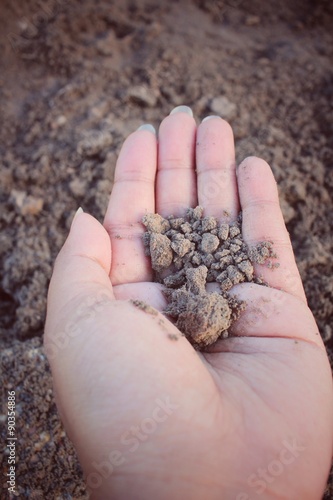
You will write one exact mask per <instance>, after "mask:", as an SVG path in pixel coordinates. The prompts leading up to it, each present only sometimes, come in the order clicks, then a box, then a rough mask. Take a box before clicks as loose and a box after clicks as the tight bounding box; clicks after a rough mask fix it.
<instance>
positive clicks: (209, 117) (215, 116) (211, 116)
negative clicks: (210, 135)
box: [201, 115, 221, 123]
mask: <svg viewBox="0 0 333 500" xmlns="http://www.w3.org/2000/svg"><path fill="white" fill-rule="evenodd" d="M211 118H221V117H220V116H218V115H209V116H206V118H204V119H203V120H202V122H201V123H203V122H206V121H207V120H210V119H211Z"/></svg>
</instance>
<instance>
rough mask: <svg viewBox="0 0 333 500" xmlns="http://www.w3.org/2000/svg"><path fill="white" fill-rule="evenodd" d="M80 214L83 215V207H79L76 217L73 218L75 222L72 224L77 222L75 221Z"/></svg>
mask: <svg viewBox="0 0 333 500" xmlns="http://www.w3.org/2000/svg"><path fill="white" fill-rule="evenodd" d="M80 214H83V208H81V207H79V208H78V209H77V211H76V212H75V214H74V217H73V221H72V222H74V221H75V219H76V217H77V216H78V215H80Z"/></svg>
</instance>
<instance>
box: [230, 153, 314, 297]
mask: <svg viewBox="0 0 333 500" xmlns="http://www.w3.org/2000/svg"><path fill="white" fill-rule="evenodd" d="M237 177H238V190H239V197H240V203H241V207H242V213H243V222H242V232H243V237H244V240H245V241H246V243H247V244H248V245H249V246H250V247H253V246H255V245H257V244H258V243H260V242H261V241H271V242H272V244H273V249H274V251H275V252H276V254H277V259H276V262H277V263H278V264H279V267H277V268H274V267H273V268H272V267H271V268H270V267H268V265H267V264H263V265H262V264H255V265H254V267H255V272H256V274H257V276H262V278H263V279H264V280H265V281H266V282H267V283H268V284H269V285H270V286H272V287H274V288H279V289H282V290H284V291H286V292H288V293H291V294H293V295H295V296H296V297H299V298H300V299H302V300H304V301H306V298H305V294H304V289H303V285H302V281H301V278H300V275H299V272H298V268H297V265H296V262H295V257H294V252H293V249H292V246H291V242H290V238H289V233H288V231H287V229H286V226H285V223H284V220H283V215H282V212H281V208H280V204H279V195H278V190H277V186H276V182H275V179H274V176H273V173H272V171H271V169H270V167H269V165H268V164H267V163H266V162H265V161H264V160H261V159H260V158H255V157H249V158H246V159H245V160H244V161H243V162H242V163H241V164H240V165H239V167H238V169H237Z"/></svg>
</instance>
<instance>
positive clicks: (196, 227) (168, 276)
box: [142, 206, 277, 349]
mask: <svg viewBox="0 0 333 500" xmlns="http://www.w3.org/2000/svg"><path fill="white" fill-rule="evenodd" d="M142 222H143V224H144V225H145V226H146V229H147V232H146V233H145V234H144V236H143V241H144V245H145V247H146V253H147V254H148V255H150V257H151V262H152V268H153V270H154V271H155V279H156V281H158V282H161V283H163V284H164V285H165V286H166V290H165V291H164V294H165V296H166V297H167V299H168V302H169V303H168V305H167V307H166V309H165V311H164V312H165V314H167V315H168V316H170V317H171V318H174V320H175V323H176V326H177V327H178V328H179V330H180V331H181V332H182V333H183V334H184V335H185V336H186V337H187V338H188V339H189V341H190V342H191V343H192V344H193V345H194V346H195V347H197V348H198V349H203V348H205V347H206V346H208V345H210V344H212V343H214V342H216V340H218V339H219V338H220V337H221V336H223V337H227V336H228V328H229V327H230V326H231V324H232V323H233V322H234V321H235V320H236V319H237V318H238V317H239V314H240V313H241V311H242V309H243V308H244V307H245V305H244V304H243V303H242V302H240V301H237V300H236V299H235V298H232V297H231V296H230V295H229V294H228V291H229V290H230V289H231V288H232V287H233V286H234V285H236V284H238V283H243V282H257V283H258V282H260V283H261V281H259V280H257V279H256V278H255V276H254V272H253V263H260V264H268V265H270V266H272V265H273V264H272V259H276V257H277V255H276V254H275V253H274V251H273V246H272V244H271V243H270V242H260V243H259V244H257V245H256V246H255V247H248V245H246V243H245V242H244V241H243V238H242V234H241V214H240V216H239V218H238V220H237V221H235V222H232V223H230V224H226V223H223V224H219V223H218V221H217V219H216V218H215V217H204V215H203V208H202V207H200V206H198V207H196V208H189V209H188V210H187V211H186V216H185V217H174V216H172V215H171V216H170V217H167V218H166V219H164V218H163V217H161V216H160V215H159V214H148V215H146V216H144V217H143V219H142ZM274 264H275V265H276V263H275V262H274ZM210 282H216V283H218V285H219V288H220V292H219V293H217V292H207V291H206V285H207V283H210Z"/></svg>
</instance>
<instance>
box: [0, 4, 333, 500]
mask: <svg viewBox="0 0 333 500" xmlns="http://www.w3.org/2000/svg"><path fill="white" fill-rule="evenodd" d="M332 25H333V10H332V3H331V2H330V1H329V0H327V1H321V2H315V1H312V2H311V1H308V0H290V1H287V0H285V1H282V0H280V1H275V2H261V1H259V0H255V1H253V2H245V1H244V0H229V1H227V2H222V1H217V2H213V1H208V0H207V1H206V0H192V1H191V0H182V1H175V0H173V1H170V0H169V1H161V2H157V1H153V0H152V1H130V0H128V1H122V2H121V1H118V2H116V1H112V0H111V1H107V0H99V1H97V0H84V1H78V0H52V1H48V2H45V1H44V2H42V1H38V0H25V1H23V0H22V1H19V0H3V1H2V2H1V6H0V33H1V40H0V116H1V119H0V130H1V143H0V155H1V156H0V346H1V349H2V350H1V355H0V357H1V387H2V388H3V389H2V390H3V394H2V395H3V405H2V407H1V408H0V413H1V415H0V422H1V426H2V437H3V438H5V436H6V430H5V415H4V413H5V411H6V407H5V401H6V396H7V390H11V389H15V390H16V395H17V436H18V444H17V455H18V466H17V489H18V492H19V498H29V499H44V498H45V499H77V500H78V499H86V498H87V494H86V491H85V487H84V483H83V479H82V475H81V470H80V467H79V465H78V462H77V458H76V455H75V452H74V450H73V447H72V446H71V444H70V442H69V440H68V439H67V437H66V435H65V433H64V430H63V428H62V426H61V423H60V421H59V417H58V415H57V412H56V408H55V403H54V399H53V392H52V381H51V376H50V371H49V367H48V363H47V361H46V359H45V355H44V354H43V350H42V348H41V337H42V334H43V323H44V318H45V303H46V293H47V286H48V281H49V278H50V274H51V269H52V265H53V262H54V259H55V256H56V255H57V253H58V251H59V249H60V247H61V245H62V243H63V241H64V238H65V236H66V234H67V232H68V229H69V225H70V222H71V220H72V217H73V214H74V212H75V210H76V209H77V208H78V207H79V206H82V207H83V208H84V210H85V211H88V212H90V213H91V214H93V215H94V216H96V217H97V218H99V219H100V220H102V218H103V213H104V210H105V208H106V204H107V200H108V195H109V193H110V190H111V187H112V176H113V170H114V166H115V160H116V156H117V153H118V152H119V148H120V145H121V143H122V141H123V140H124V138H125V136H126V135H127V134H128V133H130V132H132V131H133V130H135V129H136V128H137V127H138V126H139V125H140V124H142V123H144V122H151V123H153V124H155V125H156V126H158V124H159V122H160V120H161V119H162V118H163V116H164V115H165V114H168V113H169V112H170V110H171V109H172V108H173V107H174V106H176V105H178V104H187V105H190V106H191V107H192V108H193V111H194V113H195V116H196V117H197V119H198V120H199V119H202V118H203V117H204V116H205V115H207V114H221V115H222V116H224V117H225V118H227V119H228V120H229V121H230V122H231V124H232V126H233V127H234V131H235V137H236V142H237V154H238V159H239V160H240V159H242V158H243V157H245V156H247V155H250V154H256V155H259V156H262V157H263V158H265V159H266V160H267V161H268V162H269V163H270V164H271V165H272V168H273V170H274V173H275V175H276V178H277V181H278V184H279V189H280V194H281V201H282V206H283V211H284V214H285V217H286V220H287V223H288V229H289V231H290V233H291V237H292V241H293V245H294V249H295V252H296V256H297V261H298V264H299V267H300V270H301V274H302V277H303V279H304V283H305V289H306V293H307V297H308V300H309V305H310V307H311V308H312V310H313V312H314V314H315V317H316V319H317V321H318V324H319V327H320V331H321V333H322V335H323V337H324V338H325V339H327V346H328V347H329V346H330V347H331V348H332V337H331V335H332V319H333V305H332V304H333V286H332V266H333V264H332V232H333V217H332V200H331V198H330V193H332V191H333V175H332V160H333V142H332V141H333V139H332V138H333V109H332V99H333V70H332V57H333V43H332V42H333V34H332ZM329 338H331V340H328V339H329ZM2 442H4V441H2ZM5 453H6V452H5V450H4V449H3V450H1V454H2V456H1V457H0V458H1V459H2V463H3V460H6V455H5ZM2 471H3V472H6V469H5V468H3V469H2ZM3 472H2V473H3ZM5 488H6V479H5V476H1V479H0V497H1V498H7V496H6V495H7V494H6V492H5ZM1 490H2V493H1ZM325 498H326V499H333V483H332V481H331V482H330V486H329V487H328V490H327V493H326V496H325ZM226 500H228V499H226ZM300 500H301V499H300Z"/></svg>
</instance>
